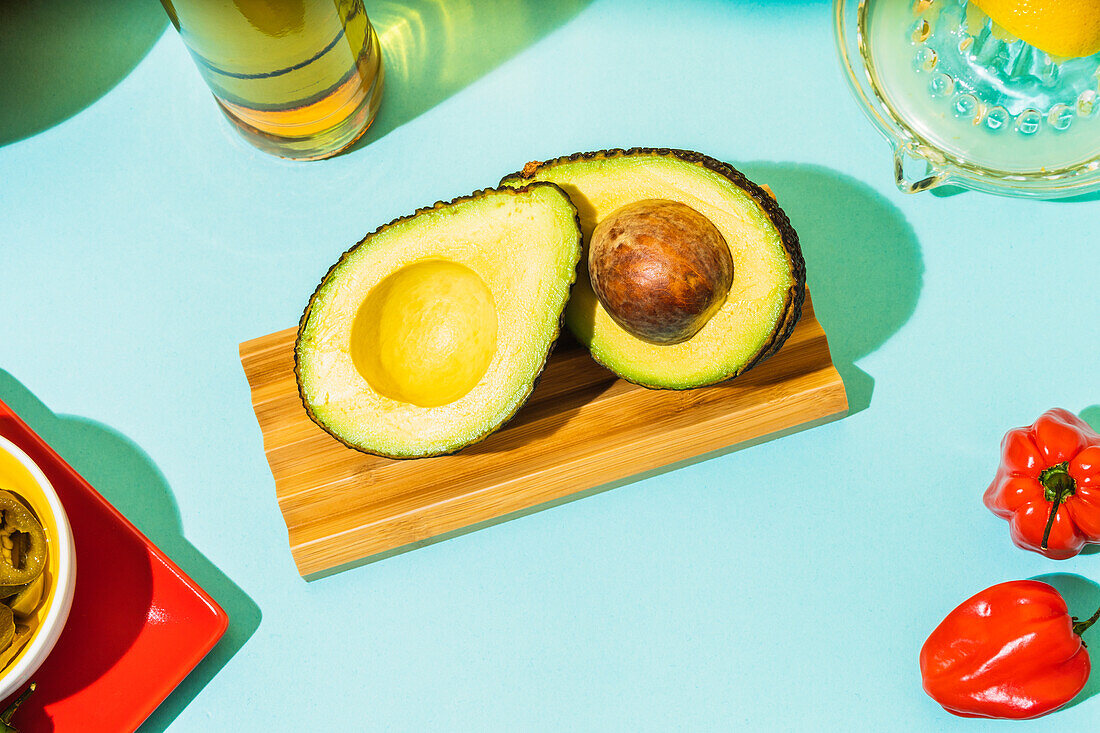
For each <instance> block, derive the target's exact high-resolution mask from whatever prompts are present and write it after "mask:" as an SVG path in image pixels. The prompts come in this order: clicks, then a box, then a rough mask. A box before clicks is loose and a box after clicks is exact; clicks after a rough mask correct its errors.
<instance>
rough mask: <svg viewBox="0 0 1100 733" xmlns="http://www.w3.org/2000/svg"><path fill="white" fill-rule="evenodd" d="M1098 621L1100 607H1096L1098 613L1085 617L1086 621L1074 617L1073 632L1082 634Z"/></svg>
mask: <svg viewBox="0 0 1100 733" xmlns="http://www.w3.org/2000/svg"><path fill="white" fill-rule="evenodd" d="M1097 621H1100V608H1098V609H1096V613H1094V614H1092V616H1090V617H1089V618H1087V619H1085V620H1084V621H1078V620H1077V618H1076V617H1074V618H1073V633H1075V634H1077V635H1078V636H1080V635H1081V634H1083V633H1085V632H1086V631H1088V630H1089V627H1090V626H1092V625H1093V624H1094V623H1096V622H1097Z"/></svg>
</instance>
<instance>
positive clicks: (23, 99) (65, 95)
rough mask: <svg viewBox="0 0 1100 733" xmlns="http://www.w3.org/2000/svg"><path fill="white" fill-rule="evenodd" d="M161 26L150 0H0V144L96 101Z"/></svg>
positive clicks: (160, 15) (133, 63) (138, 58)
mask: <svg viewBox="0 0 1100 733" xmlns="http://www.w3.org/2000/svg"><path fill="white" fill-rule="evenodd" d="M167 25H168V16H167V15H165V13H164V10H163V9H162V8H161V6H160V4H159V3H157V2H153V1H152V0H112V2H106V3H98V2H96V3H90V2H85V1H84V0H38V1H37V2H25V1H23V0H4V1H3V2H0V69H3V73H0V146H3V145H6V144H8V143H11V142H15V141H16V140H22V139H23V138H27V137H30V136H32V135H35V134H37V133H39V132H42V131H43V130H46V129H48V128H50V127H53V126H54V125H56V124H58V123H60V122H63V121H64V120H67V119H68V118H69V117H72V116H73V115H75V114H76V113H77V112H80V111H81V110H82V109H84V108H85V107H87V106H89V105H90V104H92V103H93V102H95V101H96V100H97V99H99V98H100V97H102V96H103V95H104V94H106V93H107V92H108V91H110V90H111V88H112V87H114V86H115V84H117V83H118V82H119V81H121V80H122V79H123V78H124V77H125V76H126V75H127V74H129V73H130V71H131V70H132V69H133V68H134V67H135V66H137V64H138V62H139V61H141V59H143V58H144V57H145V54H146V53H148V52H149V49H150V48H152V47H153V44H154V43H155V42H156V41H157V39H158V38H160V36H161V34H162V33H164V29H165V27H166V26H167Z"/></svg>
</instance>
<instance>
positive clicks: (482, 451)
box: [240, 297, 848, 578]
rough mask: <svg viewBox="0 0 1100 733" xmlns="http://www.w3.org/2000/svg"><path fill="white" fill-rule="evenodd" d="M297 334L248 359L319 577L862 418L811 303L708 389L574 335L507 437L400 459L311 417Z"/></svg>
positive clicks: (304, 562)
mask: <svg viewBox="0 0 1100 733" xmlns="http://www.w3.org/2000/svg"><path fill="white" fill-rule="evenodd" d="M295 333H296V331H295V329H287V330H285V331H280V332H278V333H274V334H270V335H268V336H263V337H261V338H258V339H254V340H252V341H247V342H245V343H243V344H241V346H240V353H241V363H242V365H243V366H244V371H245V374H246V375H247V377H248V383H249V385H250V386H251V388H252V404H253V407H254V409H255V411H256V417H257V419H258V420H259V423H260V429H261V431H262V432H263V439H264V450H265V452H266V454H267V460H268V463H269V464H270V465H271V472H272V475H273V476H274V477H275V493H276V496H277V498H278V502H279V509H280V510H281V511H282V514H283V518H284V519H285V520H286V525H287V531H288V535H289V540H290V549H291V553H292V554H293V556H294V561H295V563H296V564H297V566H298V571H299V572H300V573H301V574H302V575H303V576H304V577H307V578H313V577H320V576H322V575H326V574H329V573H330V572H335V571H338V570H340V569H343V568H345V567H350V566H353V565H354V564H358V563H360V562H363V561H367V560H369V559H371V558H374V557H377V556H380V555H384V554H391V553H393V552H395V551H400V550H402V549H411V548H413V547H418V546H421V545H423V544H426V543H427V542H429V541H431V540H433V539H438V538H443V537H447V536H451V535H453V534H456V533H458V532H461V531H462V530H464V529H467V528H473V527H478V526H483V525H485V524H487V523H491V522H493V521H494V520H499V519H501V518H507V517H509V516H513V515H516V514H518V513H522V512H524V511H528V510H531V509H533V508H536V507H539V506H542V505H547V504H549V503H554V502H558V501H562V500H565V499H567V498H568V497H570V496H572V495H577V494H580V493H582V492H590V491H591V490H592V489H594V488H596V487H600V486H603V485H607V484H609V483H611V482H616V481H622V480H623V479H626V478H627V477H630V476H634V475H637V474H640V473H643V472H649V471H653V470H655V469H659V468H661V467H663V466H668V465H669V464H673V463H677V462H682V461H685V460H689V459H692V458H695V457H698V456H701V455H703V454H706V453H711V452H714V451H718V450H721V449H729V448H731V447H735V446H738V445H742V444H746V443H750V442H753V441H758V440H760V439H761V438H763V437H765V436H769V435H776V434H781V433H785V432H790V431H791V430H792V429H794V428H796V427H798V426H804V425H808V424H816V423H819V422H822V421H825V420H827V419H830V418H835V417H840V416H842V415H844V414H846V413H847V410H848V402H847V398H846V396H845V392H844V384H843V382H842V381H841V379H840V375H839V374H837V371H836V369H835V368H834V367H833V364H832V361H831V359H830V357H829V345H828V343H827V341H826V338H825V332H824V331H823V330H822V328H821V326H820V324H818V322H817V320H816V319H815V318H814V313H813V306H812V304H811V303H810V300H809V297H807V299H806V304H805V306H804V308H803V314H802V320H801V321H800V322H799V324H798V326H797V327H796V328H795V331H794V333H793V334H792V335H791V337H790V339H788V341H787V343H786V344H784V346H783V348H782V349H780V351H779V353H778V354H776V355H775V356H773V357H772V358H770V359H768V360H767V361H766V362H764V363H763V364H761V365H760V366H758V367H756V368H755V369H753V370H751V371H749V372H748V373H746V374H743V375H741V376H740V377H737V378H736V379H733V380H730V381H729V382H726V383H723V384H719V385H715V386H713V387H706V388H703V389H696V390H688V391H683V392H675V391H658V390H649V389H645V388H642V387H638V386H636V385H633V384H630V383H628V382H624V381H622V380H620V379H617V378H615V376H614V375H613V374H612V373H611V372H609V371H607V370H606V369H604V368H603V367H601V366H599V365H598V364H596V363H595V362H594V361H592V359H591V357H590V356H589V355H588V352H587V351H586V350H585V349H584V348H583V347H582V346H580V345H579V344H577V343H576V342H575V341H573V340H572V339H570V338H569V337H568V336H563V337H562V340H561V341H560V342H559V344H558V346H557V349H556V350H555V352H554V354H553V355H552V356H551V358H550V360H549V362H548V363H547V367H546V370H545V372H544V373H543V376H542V380H541V381H540V382H539V385H538V387H537V388H536V389H535V391H534V393H533V394H532V396H531V399H530V400H529V401H528V403H527V404H526V405H525V406H524V408H523V409H522V410H520V412H519V414H518V415H516V417H515V418H514V419H513V420H512V421H511V422H510V423H508V425H506V426H505V427H504V428H503V429H501V430H500V431H498V432H496V433H494V434H493V435H491V436H490V437H489V438H488V439H486V440H485V441H483V442H481V443H478V444H476V445H473V446H470V447H469V448H466V449H465V450H462V451H460V452H459V453H457V454H455V455H452V456H441V457H438V458H424V459H420V460H411V461H409V460H406V461H394V460H390V459H386V458H379V457H376V456H370V455H367V454H364V453H360V452H359V451H356V450H353V449H351V448H348V447H346V446H344V445H342V444H341V443H339V442H338V441H336V440H335V439H333V438H332V437H331V436H330V435H328V433H326V432H324V431H323V430H321V429H320V428H319V427H317V426H316V425H315V424H314V423H313V422H312V421H311V420H310V419H309V417H308V416H307V415H306V412H305V410H304V409H303V407H302V404H301V402H300V400H299V397H298V388H297V384H296V382H295V379H294V355H293V349H294V338H295Z"/></svg>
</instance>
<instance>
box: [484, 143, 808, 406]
mask: <svg viewBox="0 0 1100 733" xmlns="http://www.w3.org/2000/svg"><path fill="white" fill-rule="evenodd" d="M532 181H552V182H554V183H556V184H558V185H559V186H561V187H562V188H563V189H564V190H565V191H566V193H568V194H569V198H570V199H571V200H572V201H573V204H574V205H575V206H576V207H577V212H578V214H579V215H580V221H581V231H582V233H583V236H584V242H585V248H586V252H587V246H588V242H589V241H590V239H591V237H592V231H593V230H594V229H595V228H596V225H597V224H598V223H599V222H601V221H602V220H603V219H604V218H606V217H607V216H608V215H609V214H611V213H612V212H613V211H615V210H617V209H619V208H620V207H622V206H624V205H625V204H629V203H633V202H636V201H641V200H644V199H663V200H668V201H677V202H680V203H683V204H686V205H688V206H690V207H691V208H692V209H695V210H696V211H698V212H699V213H701V214H702V215H703V216H705V217H706V218H707V219H709V220H710V222H711V223H712V224H714V226H715V227H716V228H717V229H718V231H719V232H720V233H721V235H722V238H723V239H724V240H725V241H726V244H727V245H728V246H729V249H730V255H731V257H732V259H733V283H732V285H731V286H730V289H729V294H728V295H727V297H726V301H725V303H724V304H723V305H722V307H721V308H720V309H719V310H718V311H717V312H716V313H715V314H714V315H713V316H711V318H710V320H709V321H708V322H707V323H706V325H704V326H703V327H702V329H700V330H699V331H698V333H696V334H695V335H694V336H692V337H691V338H690V339H688V340H686V341H683V342H680V343H676V344H661V343H651V342H648V341H644V340H642V339H640V338H637V337H636V336H634V335H632V334H630V333H628V332H627V331H626V330H625V329H624V328H622V327H621V326H620V325H619V324H617V323H616V322H615V321H614V319H612V317H611V316H610V315H609V314H608V313H607V311H606V310H605V309H604V307H603V305H602V304H601V303H600V301H599V299H598V298H597V297H596V294H595V292H593V290H592V285H591V283H590V282H589V278H588V272H587V268H585V267H583V266H582V267H581V268H579V269H580V273H579V276H578V280H577V285H576V287H575V288H574V289H573V297H572V299H571V300H570V302H569V307H568V308H567V309H566V312H565V325H566V326H567V327H568V328H569V330H570V331H571V332H572V333H573V335H574V336H576V337H577V340H578V341H580V342H581V343H583V344H584V345H586V346H587V347H588V348H589V350H590V351H591V352H592V356H593V357H594V358H595V359H596V361H598V362H600V363H601V364H603V365H604V366H606V367H608V368H609V369H611V370H612V371H613V372H615V373H616V374H618V375H619V376H621V377H623V378H624V379H626V380H628V381H631V382H635V383H637V384H641V385H643V386H646V387H654V388H660V389H690V388H693V387H701V386H704V385H708V384H713V383H715V382H720V381H723V380H725V379H729V378H731V377H735V376H737V375H738V374H741V373H743V372H744V371H746V370H748V369H750V368H751V367H752V366H754V365H756V364H758V363H759V362H760V361H762V360H764V359H765V358H767V357H768V356H770V355H771V354H773V353H775V352H776V351H778V349H779V347H780V346H781V345H782V344H783V342H784V341H785V340H786V339H787V337H788V336H789V335H790V334H791V331H793V330H794V326H795V324H796V323H797V322H798V318H799V316H800V315H801V312H802V301H803V299H804V298H805V292H806V265H805V263H804V261H803V259H802V250H801V249H800V247H799V243H798V235H797V234H795V231H794V229H793V228H792V227H791V224H790V221H789V220H788V219H787V215H786V214H785V213H783V210H782V209H780V208H779V206H778V204H776V202H775V200H774V199H772V198H771V197H770V196H769V195H768V194H767V193H765V192H764V191H763V190H762V189H761V188H760V187H759V186H757V185H756V184H754V183H752V182H751V181H749V180H748V179H746V178H745V177H744V176H743V175H742V174H741V173H740V172H738V171H737V170H736V169H734V168H733V167H731V166H729V165H727V164H725V163H722V162H720V161H718V160H715V159H714V158H710V157H708V156H706V155H703V154H701V153H696V152H693V151H688V150H670V149H654V148H632V149H630V150H600V151H596V152H591V153H577V154H575V155H570V156H566V157H562V158H557V159H555V160H549V161H546V162H542V163H531V164H528V166H527V167H526V168H525V169H524V170H523V171H522V172H519V173H514V174H512V175H510V176H506V177H505V178H504V180H503V181H501V183H502V185H508V186H523V185H530V183H531V182H532ZM584 259H585V261H587V254H586V255H585V257H584Z"/></svg>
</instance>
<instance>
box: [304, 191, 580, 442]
mask: <svg viewBox="0 0 1100 733" xmlns="http://www.w3.org/2000/svg"><path fill="white" fill-rule="evenodd" d="M536 186H550V187H553V188H555V189H557V190H558V191H559V192H560V193H561V194H562V195H563V196H565V198H566V200H568V199H569V196H568V194H566V193H565V191H564V190H562V188H561V187H560V186H558V185H557V184H556V183H551V182H549V181H533V182H531V183H528V184H525V185H522V186H519V187H515V186H501V187H498V188H482V189H478V190H477V191H474V192H473V193H469V194H466V195H465V196H458V197H456V198H453V199H451V200H450V201H437V202H435V203H434V204H432V205H431V206H425V207H422V208H420V209H417V210H416V211H414V212H413V213H411V214H406V215H405V216H399V217H397V218H396V219H394V220H393V221H391V222H389V223H388V224H383V225H382V226H380V227H378V228H377V229H375V230H374V231H373V232H371V233H370V234H368V235H367V236H365V237H363V238H362V239H361V240H359V241H358V242H357V243H356V244H355V245H353V246H352V247H350V248H349V249H348V250H347V251H346V252H344V253H343V254H342V255H340V258H339V259H338V260H336V262H335V263H333V265H332V267H330V268H329V269H328V270H327V271H326V272H325V276H324V277H322V278H321V281H320V282H319V283H318V284H317V287H316V288H314V290H313V294H312V295H310V296H309V302H308V303H306V307H305V310H304V311H303V312H302V317H301V318H300V319H299V320H298V333H297V335H296V336H295V338H294V380H295V382H296V383H297V385H298V399H299V400H300V401H301V403H302V407H304V408H305V411H306V414H307V415H309V419H310V420H312V421H313V422H314V424H316V425H317V426H318V427H320V428H321V429H322V430H324V431H325V432H326V433H328V434H329V435H331V436H332V437H333V438H335V439H336V440H337V441H339V442H340V443H342V444H343V445H345V446H347V447H348V448H352V449H354V450H357V451H360V452H361V453H367V454H370V455H376V456H381V457H382V458H390V459H394V460H415V459H417V458H434V457H437V456H449V455H454V454H455V453H458V452H459V451H462V450H465V449H466V448H469V447H470V446H471V445H474V444H476V443H480V442H481V441H483V440H485V439H486V438H488V437H489V436H490V435H492V434H493V433H495V432H496V431H497V430H499V429H500V428H502V427H504V426H505V425H507V424H508V422H509V421H511V419H512V418H513V417H515V416H516V413H518V412H519V411H520V410H521V409H522V408H523V405H525V404H526V403H527V398H528V397H530V396H531V393H532V392H534V390H535V387H537V386H538V384H539V382H540V381H541V379H542V374H543V372H544V371H545V369H546V362H547V360H548V359H549V358H550V354H551V353H553V351H554V347H555V346H556V345H557V342H558V337H559V336H560V335H561V330H562V327H563V326H564V325H565V308H562V311H561V313H559V314H558V323H557V328H556V330H555V332H554V333H553V334H552V336H551V338H550V344H549V346H548V347H547V350H546V354H545V356H544V357H543V359H542V365H541V366H540V367H539V369H538V371H537V372H536V373H535V375H534V377H533V379H532V381H531V389H530V391H528V393H527V395H526V397H524V399H522V400H520V401H519V404H518V405H517V407H516V411H515V412H513V413H512V414H511V415H509V416H508V417H506V418H505V419H504V420H503V421H501V422H500V423H499V424H498V425H497V426H496V427H494V428H492V429H490V430H488V431H486V432H485V433H483V434H481V435H478V436H475V437H473V438H472V439H471V440H470V442H468V443H466V444H465V445H462V446H460V447H458V448H456V449H455V450H452V451H442V452H439V453H431V454H428V455H422V456H406V455H390V454H387V453H381V452H376V451H369V450H366V449H364V448H363V447H362V446H358V445H353V444H351V443H349V442H347V441H346V440H344V439H343V438H342V437H340V436H339V435H337V434H336V433H335V432H333V431H332V430H330V429H329V427H328V426H327V425H325V423H324V422H322V421H321V420H320V419H318V418H317V416H316V415H315V414H314V413H313V410H312V409H311V408H310V406H309V402H308V401H307V400H306V395H305V391H304V388H303V386H302V375H301V372H300V371H299V355H298V346H299V343H300V342H301V338H302V332H303V330H304V329H305V325H306V321H308V320H309V314H310V311H311V310H312V308H313V302H314V299H315V298H316V297H317V294H318V293H319V292H320V290H321V287H322V286H323V285H324V284H325V282H326V281H327V280H328V278H329V276H330V275H331V274H332V273H333V271H335V270H336V268H337V267H339V266H340V264H341V263H342V262H343V261H344V259H345V258H347V257H348V256H350V255H351V253H352V252H354V251H355V250H357V249H358V248H360V247H363V246H369V245H370V241H371V239H372V238H374V236H375V235H377V234H379V233H380V232H382V231H384V230H386V229H389V228H390V227H392V226H394V225H395V224H398V223H400V222H403V221H406V220H408V219H413V218H415V217H416V216H418V215H420V214H423V213H426V212H429V211H432V210H434V209H441V208H446V207H449V206H453V205H455V204H458V203H462V202H463V201H472V200H474V199H478V198H482V197H484V196H485V195H486V194H491V193H517V194H518V193H522V192H525V191H528V190H530V189H531V188H534V187H536ZM573 221H574V224H575V225H576V228H577V232H578V237H579V232H580V229H581V221H580V215H579V214H578V213H577V209H576V207H575V206H574V207H573ZM577 249H578V255H577V260H576V261H575V262H574V263H573V279H572V280H571V281H570V282H569V289H570V291H572V289H573V285H574V284H576V282H577V276H576V265H577V262H579V261H580V253H579V250H580V247H578V248H577ZM566 304H568V299H566Z"/></svg>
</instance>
